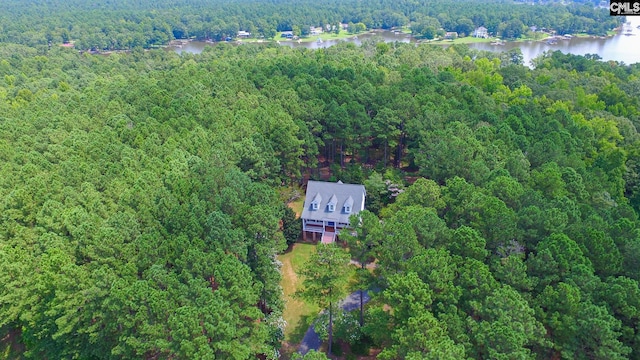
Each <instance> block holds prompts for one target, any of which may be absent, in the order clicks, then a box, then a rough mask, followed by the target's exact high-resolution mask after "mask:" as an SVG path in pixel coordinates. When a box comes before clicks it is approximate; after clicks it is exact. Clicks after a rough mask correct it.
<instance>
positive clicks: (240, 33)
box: [238, 30, 251, 39]
mask: <svg viewBox="0 0 640 360" xmlns="http://www.w3.org/2000/svg"><path fill="white" fill-rule="evenodd" d="M250 37H251V33H250V32H248V31H242V30H240V31H238V38H240V39H243V38H244V39H247V38H250Z"/></svg>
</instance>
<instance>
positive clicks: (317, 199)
mask: <svg viewBox="0 0 640 360" xmlns="http://www.w3.org/2000/svg"><path fill="white" fill-rule="evenodd" d="M365 196H366V191H365V189H364V185H356V184H344V183H342V182H341V181H338V182H337V183H333V182H324V181H312V180H310V181H309V183H308V184H307V193H306V195H305V199H304V205H303V209H302V215H301V218H302V238H303V239H304V240H307V238H308V237H309V236H311V237H312V239H313V240H314V241H316V240H318V239H317V237H318V238H319V239H320V241H321V242H322V243H323V244H328V243H333V242H334V241H335V240H336V236H337V235H340V230H342V229H344V228H345V227H348V226H349V217H350V216H351V215H353V214H357V213H359V212H360V211H362V210H364V201H365Z"/></svg>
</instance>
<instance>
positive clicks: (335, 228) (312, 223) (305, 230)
mask: <svg viewBox="0 0 640 360" xmlns="http://www.w3.org/2000/svg"><path fill="white" fill-rule="evenodd" d="M347 225H349V224H346V223H341V222H336V221H333V220H328V219H325V220H309V219H303V221H302V238H303V240H305V241H307V240H312V241H314V242H315V241H320V242H321V243H322V244H331V243H334V242H335V241H336V238H337V236H338V235H340V230H341V229H343V228H345V227H347Z"/></svg>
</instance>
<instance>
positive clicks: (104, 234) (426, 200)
mask: <svg viewBox="0 0 640 360" xmlns="http://www.w3.org/2000/svg"><path fill="white" fill-rule="evenodd" d="M51 3H52V4H56V3H57V2H55V1H53V2H51ZM274 3H277V1H276V2H274ZM396 3H397V4H406V3H403V2H396ZM62 4H63V3H62V2H60V3H58V6H59V7H60V8H64V6H63V5H62ZM65 4H66V3H65ZM68 4H69V5H68V6H67V8H68V11H69V12H68V13H69V14H74V11H75V10H73V3H68ZM157 4H158V5H157V6H158V9H157V10H154V11H156V12H157V13H160V14H161V13H164V10H163V6H168V5H163V4H164V3H163V2H158V3H157ZM196 4H197V2H196ZM265 4H270V3H265ZM37 6H39V5H38V3H37V2H34V3H33V7H34V8H37ZM95 6H96V7H99V6H98V5H95ZM129 6H132V7H136V6H138V5H137V3H133V2H132V3H130V5H129ZM194 6H195V5H194ZM265 6H267V5H265ZM394 6H395V5H394ZM398 6H399V5H398ZM229 9H233V7H232V6H229ZM249 9H251V8H249ZM523 9H524V7H523ZM34 11H35V10H34ZM96 11H100V10H96ZM150 11H151V10H150ZM167 11H168V10H167ZM247 11H248V10H247ZM23 13H26V12H23ZM0 16H10V15H7V13H4V14H3V15H0ZM70 16H71V15H70ZM109 18H111V17H109ZM45 23H46V22H45ZM115 23H118V24H122V23H126V21H125V22H120V21H117V22H115ZM2 24H3V26H6V27H11V26H18V24H19V22H16V23H12V24H7V22H6V21H3V22H2ZM81 24H82V22H79V23H78V25H74V29H75V28H76V26H77V27H81V26H82V25H81ZM47 26H48V25H47ZM65 26H66V25H65ZM53 29H54V30H55V29H60V28H59V27H55V26H54V27H53ZM5 30H6V29H5ZM39 31H40V30H38V29H37V28H36V30H34V34H36V33H39ZM55 31H57V30H55ZM71 31H75V30H73V29H71ZM132 31H138V30H137V29H134V30H132ZM1 33H2V36H5V37H8V36H13V35H11V31H3V32H1ZM15 34H17V32H16V33H15ZM22 34H23V35H25V36H27V37H28V36H29V35H28V34H29V31H24V32H22ZM16 36H18V35H16ZM56 36H58V35H56ZM74 36H75V35H74ZM170 37H171V35H170V33H167V39H168V38H170ZM5 40H6V39H5ZM34 41H35V45H37V44H39V43H40V40H39V39H34ZM163 41H164V40H163ZM24 42H25V43H29V42H30V40H28V39H26V40H25V41H24ZM517 55H518V54H517V53H511V54H503V55H499V54H488V53H477V52H474V51H471V50H470V49H468V48H466V47H463V46H451V47H449V48H447V49H443V48H439V47H431V46H428V45H424V46H414V45H411V44H385V43H373V42H371V43H367V44H365V45H363V46H362V47H355V46H353V45H352V44H340V45H337V46H334V47H331V48H327V49H320V50H316V51H309V50H305V49H291V48H288V47H278V46H275V45H246V46H232V45H229V44H219V45H216V46H215V47H211V48H207V49H206V50H205V51H204V52H203V53H202V54H199V55H192V54H183V55H178V54H175V53H173V52H166V51H162V50H154V51H143V50H142V49H134V50H133V51H131V52H130V53H117V54H112V55H109V56H102V55H90V54H87V53H85V54H79V53H78V52H77V51H74V50H72V49H65V48H59V47H57V46H56V47H52V48H51V49H47V48H46V46H45V47H42V46H40V47H29V46H27V45H18V44H0V160H1V162H0V166H1V169H0V199H2V201H1V202H0V215H1V217H0V284H1V285H2V286H0V338H2V339H6V338H11V339H14V341H15V343H14V344H13V345H15V347H16V348H21V349H22V350H23V352H22V354H21V356H24V357H25V358H52V359H54V358H55V359H57V358H80V359H93V358H96V359H97V358H202V359H213V358H222V359H226V358H233V359H248V358H255V357H256V356H257V355H264V356H266V357H269V358H274V357H276V356H277V354H278V349H279V347H280V342H281V340H282V329H283V326H284V324H283V322H282V318H281V313H282V309H283V303H282V299H281V289H280V287H279V280H280V277H281V274H280V272H279V264H278V262H277V260H276V258H275V255H276V254H277V253H279V252H281V251H283V250H284V249H285V247H286V240H285V236H284V235H283V231H281V230H285V231H284V233H287V231H286V229H282V224H283V221H282V220H283V218H284V217H286V214H287V212H286V211H285V205H284V202H283V199H281V198H280V197H279V196H278V191H277V190H278V189H281V188H283V187H286V186H288V185H291V184H297V183H301V182H302V179H303V178H304V177H305V176H310V177H312V178H318V177H319V176H320V171H319V170H320V169H321V168H324V167H327V166H328V167H330V168H331V170H332V173H331V175H332V177H333V178H334V179H336V180H337V179H341V180H342V181H345V182H355V183H364V184H365V186H366V188H367V201H368V203H367V209H368V210H369V211H366V212H364V213H362V222H360V225H359V226H358V227H357V228H356V229H355V233H354V235H355V238H354V239H351V244H352V249H355V248H356V246H360V247H361V248H362V249H364V250H366V251H364V252H363V251H360V252H356V251H352V252H351V255H352V257H354V258H355V257H357V258H358V260H360V261H362V262H367V261H370V260H373V259H375V260H376V269H375V271H374V272H373V274H372V276H371V277H370V278H368V279H365V280H366V281H367V282H368V284H367V286H368V285H371V286H372V287H374V288H378V289H380V292H379V293H378V294H377V295H375V297H374V299H373V301H372V302H371V303H370V304H369V305H368V306H367V308H366V309H365V310H366V311H365V319H364V325H363V326H362V327H360V326H357V327H356V328H352V329H349V331H342V330H340V329H336V332H335V334H336V336H337V337H338V338H340V337H341V336H342V337H343V340H344V341H348V342H349V341H350V342H353V344H354V345H358V344H367V346H370V347H373V348H377V349H381V350H382V352H381V353H380V355H379V358H381V359H405V358H406V359H429V358H431V359H460V358H478V359H514V358H517V359H528V358H532V359H533V358H536V359H549V358H553V359H555V358H558V359H560V358H562V359H627V358H632V359H638V358H640V333H639V332H638V330H639V329H638V325H639V322H640V289H639V287H638V281H639V280H640V260H639V259H640V220H639V218H638V211H640V151H639V149H640V146H639V145H640V135H639V134H638V132H637V128H638V126H639V125H640V103H639V102H640V66H638V65H632V66H625V65H620V64H618V63H616V62H601V61H597V60H596V59H593V58H592V57H580V56H573V55H563V54H561V53H559V52H556V53H548V54H546V55H544V56H543V57H541V58H538V59H536V61H535V69H529V68H527V67H525V66H522V65H521V64H520V61H519V58H518V56H517ZM409 178H410V179H411V180H412V181H411V182H412V183H413V184H412V185H409V183H408V182H407V183H405V179H409ZM414 180H415V182H414ZM389 184H396V185H398V186H399V187H403V186H402V185H404V189H403V190H404V191H402V192H401V193H400V192H399V191H398V190H397V187H396V186H389ZM396 195H397V196H396ZM285 223H288V222H285ZM341 334H342V335H341ZM344 334H351V335H354V334H355V335H357V336H345V335H344ZM13 345H12V346H13Z"/></svg>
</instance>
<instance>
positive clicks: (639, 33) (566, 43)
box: [469, 16, 640, 65]
mask: <svg viewBox="0 0 640 360" xmlns="http://www.w3.org/2000/svg"><path fill="white" fill-rule="evenodd" d="M627 21H630V22H631V24H630V25H625V27H624V28H623V30H622V31H621V32H620V33H618V34H617V35H615V36H611V37H606V38H593V37H574V38H571V39H565V40H558V41H557V42H556V43H555V44H548V43H547V42H546V41H527V42H519V43H514V42H508V43H505V44H504V45H491V44H489V43H474V44H469V47H470V48H472V49H478V50H489V51H507V50H510V49H513V48H518V47H519V48H520V50H521V51H522V55H523V60H524V63H525V65H529V62H530V61H531V59H533V58H536V57H538V56H539V55H540V54H542V53H543V52H545V51H556V50H560V51H562V52H563V53H565V54H574V55H586V54H598V55H599V56H600V57H601V58H602V59H603V60H616V61H622V62H624V63H625V64H634V63H638V62H640V29H638V28H637V27H636V26H638V25H640V18H637V17H633V16H629V17H627ZM627 30H631V31H630V32H627ZM625 34H630V35H625Z"/></svg>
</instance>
